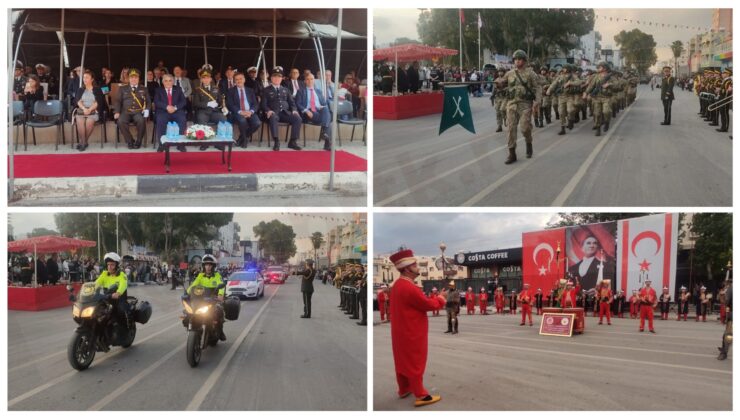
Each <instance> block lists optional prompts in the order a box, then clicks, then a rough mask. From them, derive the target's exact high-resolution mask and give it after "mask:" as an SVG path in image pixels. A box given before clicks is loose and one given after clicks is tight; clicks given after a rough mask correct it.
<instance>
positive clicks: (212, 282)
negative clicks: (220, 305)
mask: <svg viewBox="0 0 740 420" xmlns="http://www.w3.org/2000/svg"><path fill="white" fill-rule="evenodd" d="M221 283H223V280H221V274H219V273H218V272H215V273H213V274H212V275H211V277H207V276H206V273H200V274H198V277H196V278H195V280H194V281H193V282H192V283H191V284H190V287H188V294H190V291H191V290H193V288H194V287H198V286H200V287H205V288H208V289H215V288H217V287H218V286H219V285H220V284H221ZM218 295H219V296H223V295H224V289H219V291H218Z"/></svg>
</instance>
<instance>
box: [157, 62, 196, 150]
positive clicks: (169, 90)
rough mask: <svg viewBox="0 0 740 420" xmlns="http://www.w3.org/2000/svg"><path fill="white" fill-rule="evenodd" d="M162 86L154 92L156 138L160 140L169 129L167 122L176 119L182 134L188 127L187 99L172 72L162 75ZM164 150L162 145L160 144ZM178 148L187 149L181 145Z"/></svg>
mask: <svg viewBox="0 0 740 420" xmlns="http://www.w3.org/2000/svg"><path fill="white" fill-rule="evenodd" d="M162 85H163V86H162V87H161V88H159V89H157V90H156V92H155V93H154V109H155V113H154V121H155V126H156V132H155V133H156V134H155V135H156V136H157V137H156V139H157V140H159V139H161V138H162V136H164V133H165V132H166V130H167V123H169V122H170V121H174V122H176V123H177V126H178V127H180V135H184V134H185V130H186V129H187V119H186V114H187V110H186V107H187V105H188V101H187V99H185V94H184V93H183V92H182V89H180V88H179V87H177V86H175V78H174V77H173V76H172V75H170V74H165V75H164V76H162ZM159 148H160V150H162V146H161V145H160V146H159ZM178 150H181V151H182V150H185V147H184V146H180V147H179V148H178Z"/></svg>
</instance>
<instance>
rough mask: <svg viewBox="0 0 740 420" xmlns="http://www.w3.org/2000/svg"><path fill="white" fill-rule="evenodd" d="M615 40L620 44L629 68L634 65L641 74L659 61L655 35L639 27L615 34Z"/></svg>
mask: <svg viewBox="0 0 740 420" xmlns="http://www.w3.org/2000/svg"><path fill="white" fill-rule="evenodd" d="M614 42H616V43H617V45H618V46H619V50H620V51H621V53H622V57H624V62H625V65H626V66H627V68H631V67H634V68H636V69H637V71H638V72H639V73H640V74H645V72H646V71H647V69H649V68H650V66H652V65H653V64H655V63H656V62H657V61H658V54H656V52H655V46H656V45H657V44H656V43H655V40H654V39H653V36H652V35H650V34H646V33H645V32H642V31H641V30H639V29H633V30H631V31H629V32H626V31H624V30H622V31H620V32H619V33H618V34H616V35H615V36H614Z"/></svg>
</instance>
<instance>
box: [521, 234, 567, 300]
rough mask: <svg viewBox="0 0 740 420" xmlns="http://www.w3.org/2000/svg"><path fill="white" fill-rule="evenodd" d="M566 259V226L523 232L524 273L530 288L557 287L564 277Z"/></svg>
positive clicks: (546, 289) (543, 289)
mask: <svg viewBox="0 0 740 420" xmlns="http://www.w3.org/2000/svg"><path fill="white" fill-rule="evenodd" d="M558 247H559V248H560V255H559V256H558V252H557V250H558ZM558 258H559V259H560V260H561V261H560V262H558ZM564 259H565V228H558V229H549V230H541V231H537V232H525V233H523V234H522V273H523V277H524V283H528V284H529V285H530V290H534V291H536V290H537V289H538V288H541V289H542V291H543V292H546V291H550V290H552V289H553V288H554V287H556V285H557V282H558V280H560V279H561V278H564V277H563V276H564V265H563V264H564Z"/></svg>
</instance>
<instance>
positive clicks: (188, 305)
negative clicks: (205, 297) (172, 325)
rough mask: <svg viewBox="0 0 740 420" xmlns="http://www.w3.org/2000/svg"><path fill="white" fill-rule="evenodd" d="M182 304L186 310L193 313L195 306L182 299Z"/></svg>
mask: <svg viewBox="0 0 740 420" xmlns="http://www.w3.org/2000/svg"><path fill="white" fill-rule="evenodd" d="M182 306H184V307H185V311H186V312H187V313H189V314H192V313H193V308H191V307H190V304H188V303H187V302H186V301H184V300H183V301H182Z"/></svg>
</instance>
